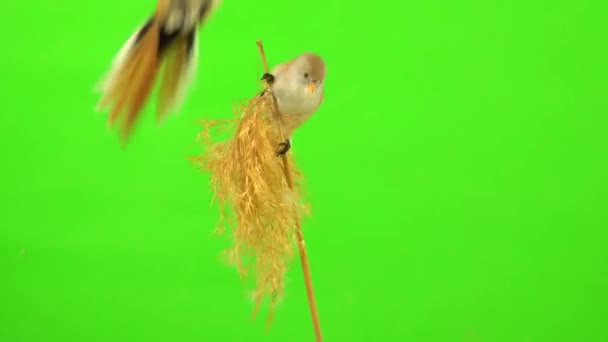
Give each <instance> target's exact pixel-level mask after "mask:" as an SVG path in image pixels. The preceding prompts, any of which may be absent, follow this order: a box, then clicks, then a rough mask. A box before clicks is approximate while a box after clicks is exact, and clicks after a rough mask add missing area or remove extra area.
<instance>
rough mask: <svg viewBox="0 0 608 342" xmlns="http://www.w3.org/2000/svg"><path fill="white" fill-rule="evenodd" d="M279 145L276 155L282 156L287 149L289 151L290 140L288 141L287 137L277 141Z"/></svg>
mask: <svg viewBox="0 0 608 342" xmlns="http://www.w3.org/2000/svg"><path fill="white" fill-rule="evenodd" d="M279 147H281V148H280V149H279V151H277V156H282V155H284V154H285V153H287V151H289V149H290V148H291V142H289V139H287V140H285V141H284V142H282V143H279Z"/></svg>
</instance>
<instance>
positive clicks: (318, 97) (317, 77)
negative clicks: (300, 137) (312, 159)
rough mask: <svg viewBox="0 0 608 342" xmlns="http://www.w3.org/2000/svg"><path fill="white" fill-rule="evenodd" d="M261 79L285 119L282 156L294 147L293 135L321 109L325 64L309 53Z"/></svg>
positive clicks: (278, 66)
mask: <svg viewBox="0 0 608 342" xmlns="http://www.w3.org/2000/svg"><path fill="white" fill-rule="evenodd" d="M262 80H265V81H267V82H268V83H269V84H270V87H271V89H272V93H273V94H274V96H275V98H276V101H277V106H278V109H279V112H281V116H282V117H283V123H282V124H283V134H284V135H285V138H286V140H285V141H284V142H281V143H280V144H279V146H280V149H279V151H278V154H279V155H282V154H285V153H287V151H289V149H290V148H291V142H292V135H293V132H294V131H295V130H296V129H297V128H298V127H300V126H301V125H302V124H304V122H306V121H307V120H308V119H309V118H310V117H311V116H312V114H314V113H315V112H316V111H317V110H318V109H319V106H320V105H321V103H322V102H323V98H324V81H325V62H324V61H323V59H321V57H319V56H318V55H317V54H314V53H311V52H307V53H304V54H301V55H300V56H298V57H296V58H294V59H292V60H290V61H288V62H285V63H283V64H279V65H277V66H275V67H274V69H273V70H272V71H271V73H265V74H264V75H263V76H262Z"/></svg>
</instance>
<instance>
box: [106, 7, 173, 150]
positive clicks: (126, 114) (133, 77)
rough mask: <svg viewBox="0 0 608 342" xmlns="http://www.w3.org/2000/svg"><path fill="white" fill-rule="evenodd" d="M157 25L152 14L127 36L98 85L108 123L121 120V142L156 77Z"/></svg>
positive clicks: (128, 132) (132, 123) (129, 131)
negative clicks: (107, 112) (107, 109)
mask: <svg viewBox="0 0 608 342" xmlns="http://www.w3.org/2000/svg"><path fill="white" fill-rule="evenodd" d="M160 31H161V26H160V23H159V21H158V20H157V19H156V18H155V17H152V18H150V19H149V20H148V21H147V22H146V23H145V24H144V25H142V26H140V27H139V28H138V29H137V30H136V32H135V33H133V35H131V37H130V38H129V40H127V42H126V43H125V44H124V45H123V47H122V48H121V49H120V51H119V52H118V54H117V56H116V57H115V58H114V61H113V63H112V67H111V68H110V70H109V72H108V73H107V74H106V76H105V78H104V79H103V80H102V81H101V82H100V84H99V85H98V90H100V91H101V92H102V93H103V96H102V98H101V100H100V101H99V104H98V106H97V109H98V110H103V109H106V108H108V107H109V108H110V115H109V118H108V123H109V125H110V126H111V127H112V126H114V124H115V122H116V120H119V119H120V120H121V132H120V133H121V138H122V141H123V144H125V143H126V142H127V140H128V138H129V136H130V135H131V132H132V130H133V126H134V124H135V122H136V121H137V119H138V116H139V114H140V112H141V109H142V107H143V106H144V104H145V102H146V100H147V98H148V96H149V95H150V92H151V90H152V88H153V86H154V82H155V80H156V77H157V73H158V67H159V64H160V56H159V53H158V50H159V42H160V39H159V37H160Z"/></svg>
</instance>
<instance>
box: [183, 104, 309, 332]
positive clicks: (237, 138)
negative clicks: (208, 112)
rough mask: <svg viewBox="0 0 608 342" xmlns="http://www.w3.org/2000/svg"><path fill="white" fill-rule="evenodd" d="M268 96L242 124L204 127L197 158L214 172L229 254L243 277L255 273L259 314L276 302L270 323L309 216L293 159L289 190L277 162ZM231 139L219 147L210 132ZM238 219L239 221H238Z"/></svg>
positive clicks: (246, 110)
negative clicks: (298, 230)
mask: <svg viewBox="0 0 608 342" xmlns="http://www.w3.org/2000/svg"><path fill="white" fill-rule="evenodd" d="M272 101H273V100H272V97H271V96H269V95H264V96H258V97H255V98H254V99H252V100H250V101H249V102H248V103H246V104H245V105H243V106H241V108H240V109H239V110H238V111H237V112H238V113H237V114H238V115H242V117H241V118H238V119H233V120H223V121H208V122H203V126H204V129H203V132H202V133H201V134H200V135H199V139H201V140H203V142H204V143H205V145H206V147H207V148H206V150H205V152H204V153H203V155H201V156H199V157H195V158H192V159H193V160H194V161H195V163H197V164H198V165H199V167H200V168H201V169H202V171H203V172H209V174H210V180H211V185H212V190H213V192H214V195H215V196H214V199H215V200H216V201H217V203H218V204H219V207H220V212H221V218H220V225H219V226H218V228H219V232H220V233H223V232H225V228H226V227H229V228H231V231H232V238H233V241H234V245H233V246H232V247H231V248H230V249H229V250H228V251H227V252H228V256H229V261H230V262H232V263H234V264H235V265H236V266H237V267H238V270H239V273H240V274H241V276H246V275H248V274H249V273H250V272H252V271H253V272H255V275H256V277H255V278H256V287H255V291H254V300H255V303H256V309H255V311H254V316H255V314H256V313H257V310H258V309H259V308H260V305H261V303H262V300H263V299H264V298H265V297H266V296H270V297H271V304H270V315H269V322H270V320H271V319H272V313H273V309H274V306H275V304H276V303H277V301H278V300H279V299H280V298H281V297H282V296H283V292H284V284H285V273H286V271H287V268H288V267H287V265H288V262H289V260H290V259H291V257H292V255H293V248H294V245H295V243H296V240H295V225H296V222H298V220H299V216H300V214H301V213H303V210H304V211H305V210H306V207H305V206H304V205H302V204H301V193H300V186H299V180H300V179H301V174H300V173H299V172H297V170H296V168H295V164H294V163H293V160H292V159H291V158H290V157H288V158H287V159H288V163H289V170H290V171H291V177H292V180H293V182H294V191H292V190H290V188H289V186H288V183H287V181H286V178H285V173H284V172H285V170H284V164H283V162H282V158H280V157H277V156H276V151H277V149H278V146H277V145H278V143H279V142H280V141H281V139H280V137H278V135H277V133H276V132H278V130H277V129H275V126H276V122H277V121H276V119H275V118H274V117H273V115H272V108H273V102H272ZM235 126H236V131H235V132H234V135H233V137H232V139H230V140H228V141H225V142H214V141H212V139H211V129H212V128H218V127H219V128H220V129H224V130H226V129H232V130H234V128H235ZM233 218H236V220H234V219H233Z"/></svg>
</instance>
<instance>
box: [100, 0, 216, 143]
mask: <svg viewBox="0 0 608 342" xmlns="http://www.w3.org/2000/svg"><path fill="white" fill-rule="evenodd" d="M220 3H221V0H158V3H157V6H156V12H155V13H154V15H153V16H151V17H150V18H149V19H148V20H147V21H146V22H145V23H144V24H143V25H141V26H140V27H139V28H138V29H137V30H136V31H135V32H134V33H133V34H132V35H131V37H130V38H129V39H128V40H127V41H126V43H125V44H124V45H123V47H122V48H121V49H120V51H119V52H118V54H117V55H116V57H115V58H114V61H113V63H112V66H111V68H110V70H109V72H108V73H107V74H106V75H105V77H104V78H103V79H102V80H101V82H100V83H99V84H98V85H97V90H98V91H100V92H101V93H102V94H103V95H102V98H101V100H100V101H99V104H98V106H97V110H103V109H106V108H110V115H109V125H110V126H111V127H112V126H114V123H115V121H116V120H121V131H120V135H121V140H122V144H123V146H124V145H126V143H127V142H128V140H129V138H130V136H131V134H132V132H133V129H134V126H135V123H136V121H137V119H138V118H139V116H140V114H141V111H142V109H143V107H144V105H145V104H146V101H147V99H148V98H149V96H150V93H151V91H152V89H153V87H154V85H155V82H156V79H157V77H158V76H159V75H158V74H159V73H161V69H162V79H161V80H160V89H159V94H158V103H157V122H158V123H159V124H160V123H162V122H163V121H164V119H165V118H166V117H167V116H168V114H169V113H171V112H175V111H178V110H179V109H180V106H181V104H182V102H183V100H184V98H185V96H186V92H187V87H188V86H189V85H190V84H191V81H192V78H193V77H194V76H195V75H196V69H197V65H198V39H197V31H198V28H199V27H200V26H202V24H203V23H204V22H205V21H206V19H207V18H208V17H209V15H210V14H211V13H212V12H213V11H214V9H215V8H216V7H217V6H218V5H219V4H220Z"/></svg>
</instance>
